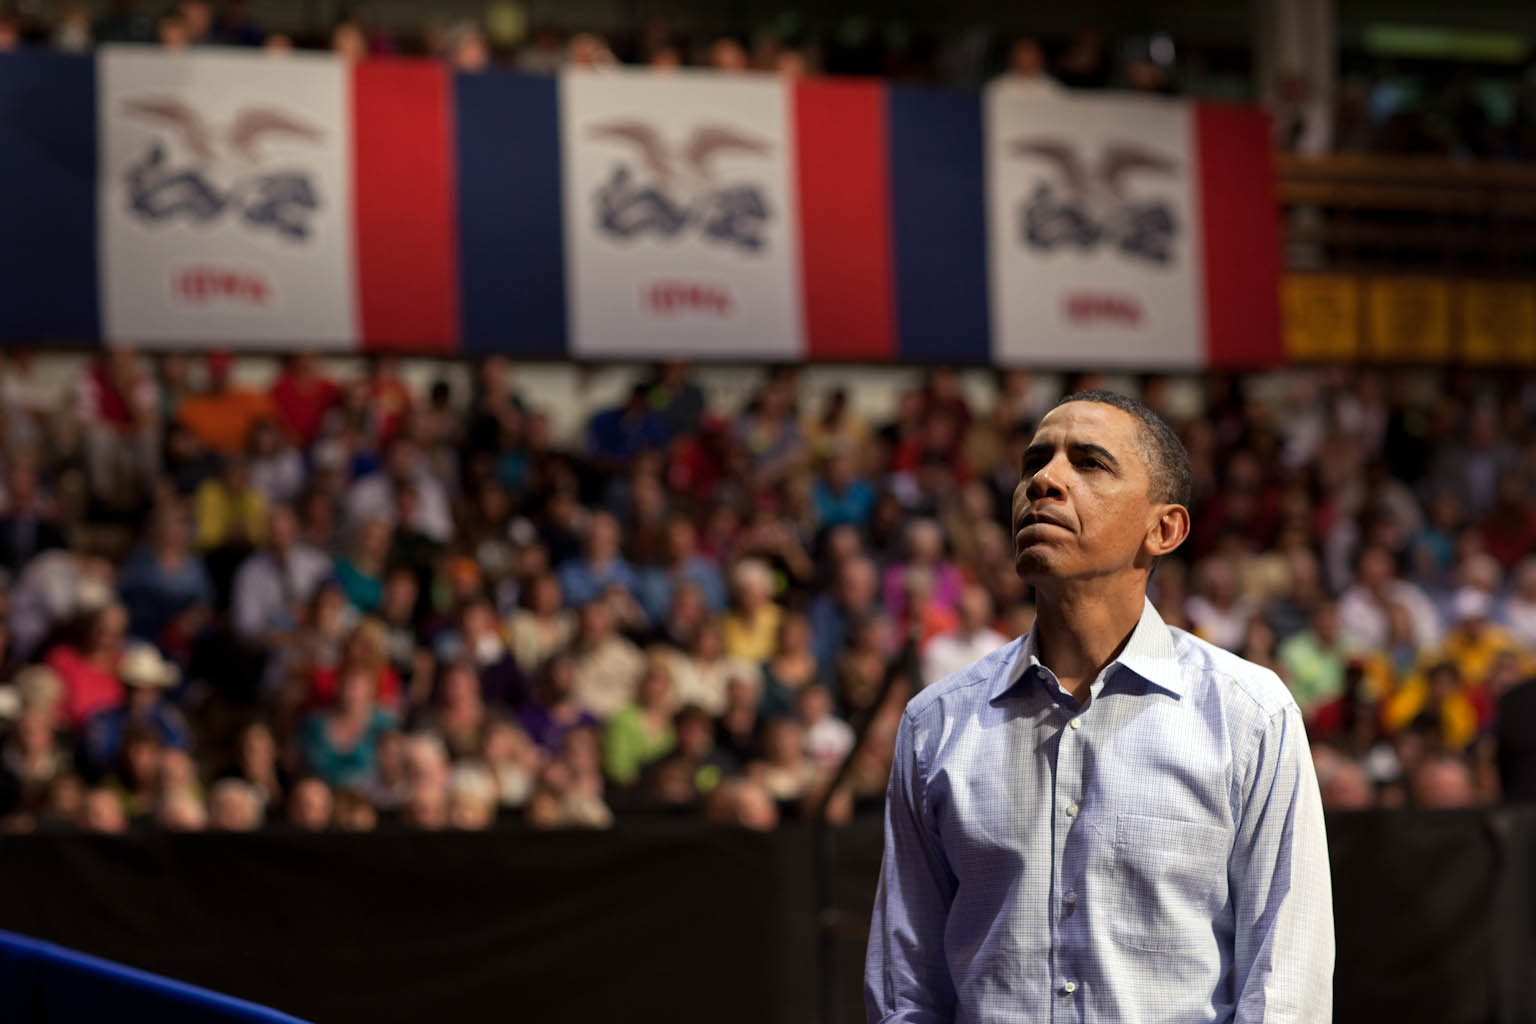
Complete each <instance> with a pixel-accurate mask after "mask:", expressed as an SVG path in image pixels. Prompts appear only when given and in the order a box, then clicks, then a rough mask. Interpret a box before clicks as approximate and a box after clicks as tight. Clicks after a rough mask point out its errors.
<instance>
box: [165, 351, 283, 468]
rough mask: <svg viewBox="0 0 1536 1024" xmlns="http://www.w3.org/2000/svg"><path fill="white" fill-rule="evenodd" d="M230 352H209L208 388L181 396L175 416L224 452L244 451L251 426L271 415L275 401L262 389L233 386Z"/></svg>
mask: <svg viewBox="0 0 1536 1024" xmlns="http://www.w3.org/2000/svg"><path fill="white" fill-rule="evenodd" d="M231 362H232V360H231V358H230V355H229V353H228V352H213V353H210V354H209V355H208V359H207V362H206V365H207V367H208V390H206V391H204V392H202V393H201V394H196V395H190V396H188V397H187V398H184V399H182V402H181V407H180V408H179V409H177V410H176V418H177V419H178V420H180V421H181V423H182V425H184V426H185V427H186V428H187V429H188V430H190V431H191V432H192V433H193V434H195V435H196V436H197V438H198V440H200V441H202V442H203V444H204V446H206V447H207V448H209V449H210V450H212V451H216V452H219V453H220V454H223V455H237V454H240V453H242V452H244V451H245V445H246V441H247V439H249V437H250V436H251V429H252V428H253V427H255V425H256V424H257V422H258V421H260V420H263V419H267V418H269V417H271V416H272V414H273V411H274V410H273V408H272V400H271V399H270V398H268V397H267V396H266V395H264V394H262V393H261V392H259V391H251V390H249V389H248V388H237V387H233V386H231V384H230V381H229V370H230V363H231Z"/></svg>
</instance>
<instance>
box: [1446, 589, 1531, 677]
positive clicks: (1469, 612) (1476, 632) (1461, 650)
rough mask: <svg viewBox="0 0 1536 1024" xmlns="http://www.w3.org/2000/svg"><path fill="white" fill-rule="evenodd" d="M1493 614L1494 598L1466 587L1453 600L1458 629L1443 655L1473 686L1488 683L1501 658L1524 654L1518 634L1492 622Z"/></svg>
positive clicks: (1447, 637)
mask: <svg viewBox="0 0 1536 1024" xmlns="http://www.w3.org/2000/svg"><path fill="white" fill-rule="evenodd" d="M1492 612H1493V598H1491V597H1489V596H1488V595H1487V594H1486V593H1485V592H1483V591H1481V590H1477V589H1475V588H1473V587H1463V588H1462V589H1460V590H1458V591H1457V592H1456V596H1455V597H1454V598H1452V600H1451V613H1452V616H1453V617H1454V620H1455V625H1454V626H1453V627H1452V628H1451V631H1450V633H1449V634H1448V635H1447V636H1446V638H1445V644H1444V646H1443V647H1442V648H1441V651H1440V654H1441V656H1442V657H1444V658H1448V659H1449V660H1451V661H1454V662H1455V663H1456V667H1457V668H1458V669H1460V670H1461V677H1462V678H1463V679H1465V680H1466V681H1467V682H1468V683H1469V684H1471V685H1472V686H1482V685H1483V684H1484V683H1485V682H1486V681H1487V679H1488V675H1489V673H1490V672H1492V671H1493V665H1494V662H1495V661H1497V660H1498V657H1499V655H1501V654H1503V653H1505V652H1506V651H1508V652H1518V651H1519V650H1520V644H1519V642H1518V641H1516V639H1515V636H1514V634H1513V633H1511V632H1510V631H1509V630H1507V629H1505V628H1504V627H1503V626H1500V625H1496V624H1495V623H1493V622H1492V621H1491V620H1490V618H1489V616H1490V615H1491V614H1492Z"/></svg>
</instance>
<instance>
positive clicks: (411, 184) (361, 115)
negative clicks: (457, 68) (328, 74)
mask: <svg viewBox="0 0 1536 1024" xmlns="http://www.w3.org/2000/svg"><path fill="white" fill-rule="evenodd" d="M450 88H451V82H450V81H449V78H448V72H447V70H446V69H445V68H443V67H442V66H440V65H438V64H435V63H428V62H425V61H399V60H367V61H360V62H358V63H357V64H356V65H354V68H353V72H352V177H353V196H354V201H355V203H356V207H355V210H354V212H355V214H356V218H357V222H356V224H355V226H354V228H353V231H354V234H355V236H356V239H357V241H356V244H357V302H358V322H359V323H360V324H361V326H362V336H363V345H364V347H365V348H384V349H408V350H418V349H423V350H424V349H449V348H454V347H455V346H456V345H457V344H458V284H457V282H458V266H457V252H458V244H457V239H456V238H455V226H456V217H455V212H454V203H453V156H452V149H453V125H452V123H451V121H450V115H449V109H450V100H451V96H450V93H449V89H450Z"/></svg>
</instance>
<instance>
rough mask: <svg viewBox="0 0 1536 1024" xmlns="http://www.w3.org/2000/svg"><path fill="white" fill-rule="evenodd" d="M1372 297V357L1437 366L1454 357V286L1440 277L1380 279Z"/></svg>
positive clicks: (1371, 291)
mask: <svg viewBox="0 0 1536 1024" xmlns="http://www.w3.org/2000/svg"><path fill="white" fill-rule="evenodd" d="M1367 290H1368V293H1369V295H1370V300H1369V308H1370V314H1371V316H1370V320H1371V327H1370V332H1369V338H1370V355H1371V356H1372V357H1374V358H1376V359H1386V360H1391V361H1394V362H1413V363H1438V362H1444V361H1446V360H1448V359H1449V358H1450V356H1451V285H1450V282H1449V281H1446V280H1444V279H1442V278H1437V277H1378V278H1373V279H1372V280H1371V281H1370V283H1369V284H1368V285H1367Z"/></svg>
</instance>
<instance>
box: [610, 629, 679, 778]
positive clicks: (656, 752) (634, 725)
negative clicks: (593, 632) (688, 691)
mask: <svg viewBox="0 0 1536 1024" xmlns="http://www.w3.org/2000/svg"><path fill="white" fill-rule="evenodd" d="M675 743H676V736H675V734H674V733H673V730H672V673H671V670H670V669H668V668H667V665H666V662H665V661H663V660H661V659H660V658H656V657H652V658H650V659H648V660H647V662H646V666H645V674H644V675H643V676H641V677H640V687H639V691H638V692H637V693H636V695H635V703H633V704H631V705H629V706H628V707H626V708H621V709H620V710H619V711H618V712H617V713H616V714H615V715H614V716H613V718H611V719H610V720H609V721H608V728H607V731H606V732H605V733H604V736H603V771H604V772H605V773H606V774H607V775H608V778H609V779H610V780H612V781H613V782H615V783H617V784H619V785H621V786H628V785H631V784H632V783H634V782H635V780H637V779H638V778H639V777H640V769H642V768H644V767H645V766H646V765H648V764H650V763H651V762H653V761H657V760H660V759H661V758H663V757H665V756H666V755H667V754H669V753H671V751H672V747H673V746H674V745H675Z"/></svg>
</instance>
